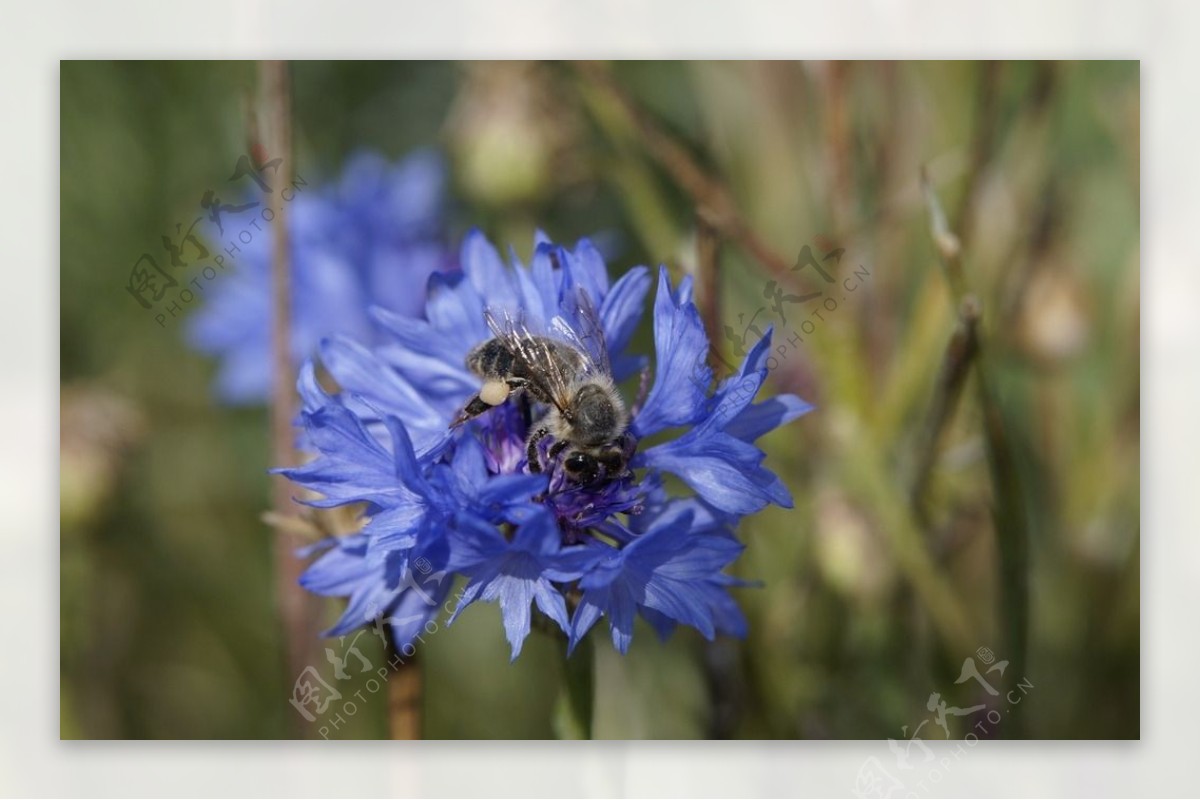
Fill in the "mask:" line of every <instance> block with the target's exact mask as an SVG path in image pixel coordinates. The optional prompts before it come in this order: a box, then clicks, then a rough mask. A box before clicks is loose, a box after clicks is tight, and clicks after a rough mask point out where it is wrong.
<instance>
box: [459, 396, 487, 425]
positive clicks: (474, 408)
mask: <svg viewBox="0 0 1200 800" xmlns="http://www.w3.org/2000/svg"><path fill="white" fill-rule="evenodd" d="M491 407H492V406H491V404H490V403H487V402H484V400H483V398H481V397H480V396H479V395H475V396H474V397H472V398H471V399H470V400H469V401H467V404H466V405H465V406H463V410H462V411H460V412H458V416H457V417H455V418H454V421H453V422H451V423H450V427H451V428H457V427H458V426H459V425H462V424H463V423H464V422H466V421H467V420H469V419H474V418H475V417H478V416H479V415H480V414H482V413H483V412H485V411H487V410H488V409H489V408H491Z"/></svg>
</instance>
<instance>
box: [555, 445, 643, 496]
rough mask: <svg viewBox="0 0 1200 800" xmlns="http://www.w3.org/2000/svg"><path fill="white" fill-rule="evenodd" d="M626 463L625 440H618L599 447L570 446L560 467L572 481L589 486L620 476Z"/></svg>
mask: <svg viewBox="0 0 1200 800" xmlns="http://www.w3.org/2000/svg"><path fill="white" fill-rule="evenodd" d="M623 438H624V437H622V439H623ZM628 464H629V454H628V452H627V448H626V446H625V442H624V441H622V440H618V441H615V442H609V443H608V444H605V445H601V446H599V447H590V448H586V449H585V448H572V449H570V450H568V451H567V454H566V456H565V457H564V458H563V461H562V468H563V471H564V472H566V473H567V478H568V479H570V481H571V482H572V483H578V484H581V485H584V486H589V485H591V484H594V483H596V482H598V481H602V480H604V481H607V480H611V479H613V478H616V477H618V476H620V475H621V474H622V473H624V472H625V469H626V467H627V465H628Z"/></svg>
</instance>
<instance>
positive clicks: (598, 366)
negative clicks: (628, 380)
mask: <svg viewBox="0 0 1200 800" xmlns="http://www.w3.org/2000/svg"><path fill="white" fill-rule="evenodd" d="M550 329H551V330H552V331H553V332H554V334H555V335H556V336H559V337H561V338H562V339H563V340H565V341H567V342H569V343H570V344H571V345H573V346H574V347H575V348H576V349H578V350H579V351H580V352H581V353H583V355H584V356H585V357H586V365H585V366H586V369H587V371H588V372H590V373H592V374H601V375H607V376H609V377H612V361H611V360H610V359H609V356H608V345H607V344H606V343H605V341H604V326H603V325H602V324H601V322H600V314H599V313H598V312H597V311H596V306H595V305H594V304H593V303H592V298H591V296H590V295H589V294H588V292H587V290H586V289H584V288H583V287H577V288H576V290H575V292H574V293H573V294H572V295H571V296H570V297H564V298H563V301H562V313H561V314H560V315H559V316H556V317H555V318H554V319H553V320H551V321H550Z"/></svg>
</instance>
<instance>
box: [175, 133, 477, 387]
mask: <svg viewBox="0 0 1200 800" xmlns="http://www.w3.org/2000/svg"><path fill="white" fill-rule="evenodd" d="M445 184H446V177H445V169H444V166H443V164H442V161H441V159H440V157H439V156H438V155H436V154H435V153H433V152H432V151H424V150H423V151H418V152H416V153H414V154H413V155H410V156H409V157H408V158H406V159H405V160H403V161H401V162H399V163H397V164H389V163H388V162H387V161H386V160H385V159H384V158H383V157H382V156H379V155H377V154H374V153H359V154H357V155H355V156H353V157H352V158H351V159H350V160H349V162H348V163H347V165H346V167H345V169H344V170H343V173H342V175H341V177H340V179H339V180H338V181H337V182H335V183H332V184H330V185H327V186H323V187H320V188H310V189H306V190H304V191H303V192H299V193H297V194H296V195H295V197H294V198H293V199H292V200H291V201H290V202H289V203H288V220H289V225H288V227H289V230H290V232H291V234H292V246H291V250H292V319H291V335H292V342H291V349H292V355H293V357H294V359H295V362H296V363H297V364H298V363H300V362H301V361H303V360H304V359H305V358H308V357H309V356H311V355H312V354H313V353H314V351H315V348H316V346H317V344H318V343H319V342H320V341H321V339H322V338H324V337H326V336H330V335H333V334H338V333H341V334H346V335H349V336H353V337H355V338H357V339H359V340H360V341H364V342H369V341H371V340H372V333H373V326H372V324H371V322H370V319H369V317H368V315H367V310H368V308H370V307H371V306H373V305H377V306H380V307H382V308H386V309H389V310H391V311H392V312H394V313H397V314H408V315H419V314H420V313H421V312H422V311H423V309H424V304H425V298H424V295H423V293H422V292H421V291H420V289H421V288H422V287H424V286H425V284H426V281H427V280H428V278H429V276H430V274H432V273H434V272H438V271H441V270H445V269H449V268H451V267H452V266H453V263H454V258H453V252H452V249H451V248H450V247H448V246H447V244H446V241H445V230H444V221H443V217H444V206H445ZM271 250H272V245H271V237H270V236H268V235H265V234H264V235H259V236H255V237H254V238H253V239H252V240H251V241H250V243H249V244H242V245H241V252H239V253H238V254H237V256H236V265H235V269H233V270H230V271H229V273H228V274H222V275H221V277H220V279H219V280H216V281H214V282H213V283H212V285H211V286H210V287H209V289H208V290H207V297H206V301H207V302H206V303H205V305H204V306H203V307H202V308H201V310H200V311H199V312H198V313H196V314H195V315H194V316H193V317H191V318H190V319H189V320H188V339H189V341H190V342H191V344H192V345H193V346H194V347H196V348H197V349H199V350H201V351H204V352H207V353H211V354H214V355H217V356H219V357H220V360H221V365H220V370H219V373H218V376H217V386H216V390H217V394H218V395H219V396H220V397H221V398H222V399H223V400H225V401H227V402H232V403H256V402H260V401H262V400H264V399H265V398H266V397H267V395H268V394H269V392H270V384H271V376H270V369H269V365H270V363H271V358H270V348H271V342H270V320H271Z"/></svg>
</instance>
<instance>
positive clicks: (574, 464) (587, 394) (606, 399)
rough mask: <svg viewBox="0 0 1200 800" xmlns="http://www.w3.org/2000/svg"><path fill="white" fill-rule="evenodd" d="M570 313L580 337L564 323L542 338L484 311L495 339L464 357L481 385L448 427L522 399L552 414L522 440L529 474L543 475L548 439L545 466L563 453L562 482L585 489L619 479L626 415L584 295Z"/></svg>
mask: <svg viewBox="0 0 1200 800" xmlns="http://www.w3.org/2000/svg"><path fill="white" fill-rule="evenodd" d="M575 306H576V308H575V311H576V313H575V314H573V316H574V317H575V318H576V319H575V324H576V326H577V327H580V328H583V329H584V332H585V334H586V336H585V337H581V336H580V335H579V333H578V332H577V331H576V330H575V329H574V328H573V327H572V326H571V325H570V324H568V323H567V321H566V320H564V319H563V318H562V317H555V318H554V320H553V321H552V322H551V325H550V333H552V334H553V335H539V334H534V333H532V332H531V331H530V330H529V328H528V327H526V325H525V324H524V323H523V322H521V321H519V320H514V319H513V318H512V317H510V316H508V315H507V314H503V315H499V316H498V315H497V314H496V313H495V312H493V311H492V310H491V309H488V310H487V311H485V312H484V317H485V319H486V321H487V324H488V328H489V329H490V330H491V332H492V335H493V338H491V339H489V340H487V341H486V342H483V343H482V344H479V345H477V346H476V347H475V348H473V349H472V350H471V351H470V352H469V353H468V354H467V358H466V363H467V368H468V369H470V370H471V371H472V372H474V373H475V374H476V375H478V376H479V377H480V378H482V379H483V386H482V388H480V390H479V392H478V394H476V395H475V396H474V397H472V398H471V399H470V400H468V401H467V404H466V406H464V408H463V410H462V411H461V412H459V414H458V416H457V417H455V419H454V421H453V422H451V423H450V427H452V428H453V427H457V426H458V425H461V424H463V423H464V422H466V421H467V420H469V419H472V418H474V417H477V416H479V415H480V414H482V413H483V412H485V411H487V410H488V409H490V408H493V407H495V406H498V405H500V404H501V403H503V402H505V401H506V400H508V399H509V398H510V397H512V396H514V395H516V393H518V392H525V393H526V394H527V395H528V396H529V397H530V398H531V399H533V400H535V401H537V402H539V403H542V404H544V405H546V406H548V407H549V410H548V411H547V413H546V414H545V416H543V417H542V418H541V420H540V421H538V422H537V423H536V424H534V425H533V426H532V427H531V428H530V431H529V436H528V438H527V439H526V452H527V454H528V458H529V469H530V471H532V472H542V471H543V470H544V468H545V466H546V465H543V464H542V463H541V458H540V455H539V450H538V445H539V443H540V442H541V441H542V439H544V438H546V437H547V436H550V437H552V438H553V439H554V444H553V445H552V446H551V447H550V450H549V457H550V459H551V460H553V459H555V458H557V457H558V456H559V454H561V453H562V452H563V451H566V455H565V456H564V457H563V461H562V468H563V470H564V471H565V472H566V474H567V477H568V478H569V479H570V480H571V481H573V482H574V483H578V484H584V485H590V484H595V483H598V482H602V481H606V480H611V479H613V478H616V477H618V476H620V475H622V474H623V473H624V472H625V471H626V469H627V467H628V463H629V459H630V457H631V455H632V453H631V449H632V448H631V446H630V439H629V437H628V436H627V435H626V429H627V428H628V426H629V413H628V412H627V411H626V409H625V402H624V400H622V398H621V395H620V394H619V393H618V392H617V388H616V385H615V383H614V381H613V377H612V367H611V364H610V362H609V358H608V351H607V348H606V347H605V345H604V332H603V329H602V328H601V326H600V322H599V320H598V318H597V316H596V312H595V309H594V307H593V306H592V304H591V301H590V299H589V298H588V295H587V294H586V292H584V291H583V290H580V291H579V294H578V301H577V303H576V304H575ZM584 338H586V339H587V341H585V340H584Z"/></svg>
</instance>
